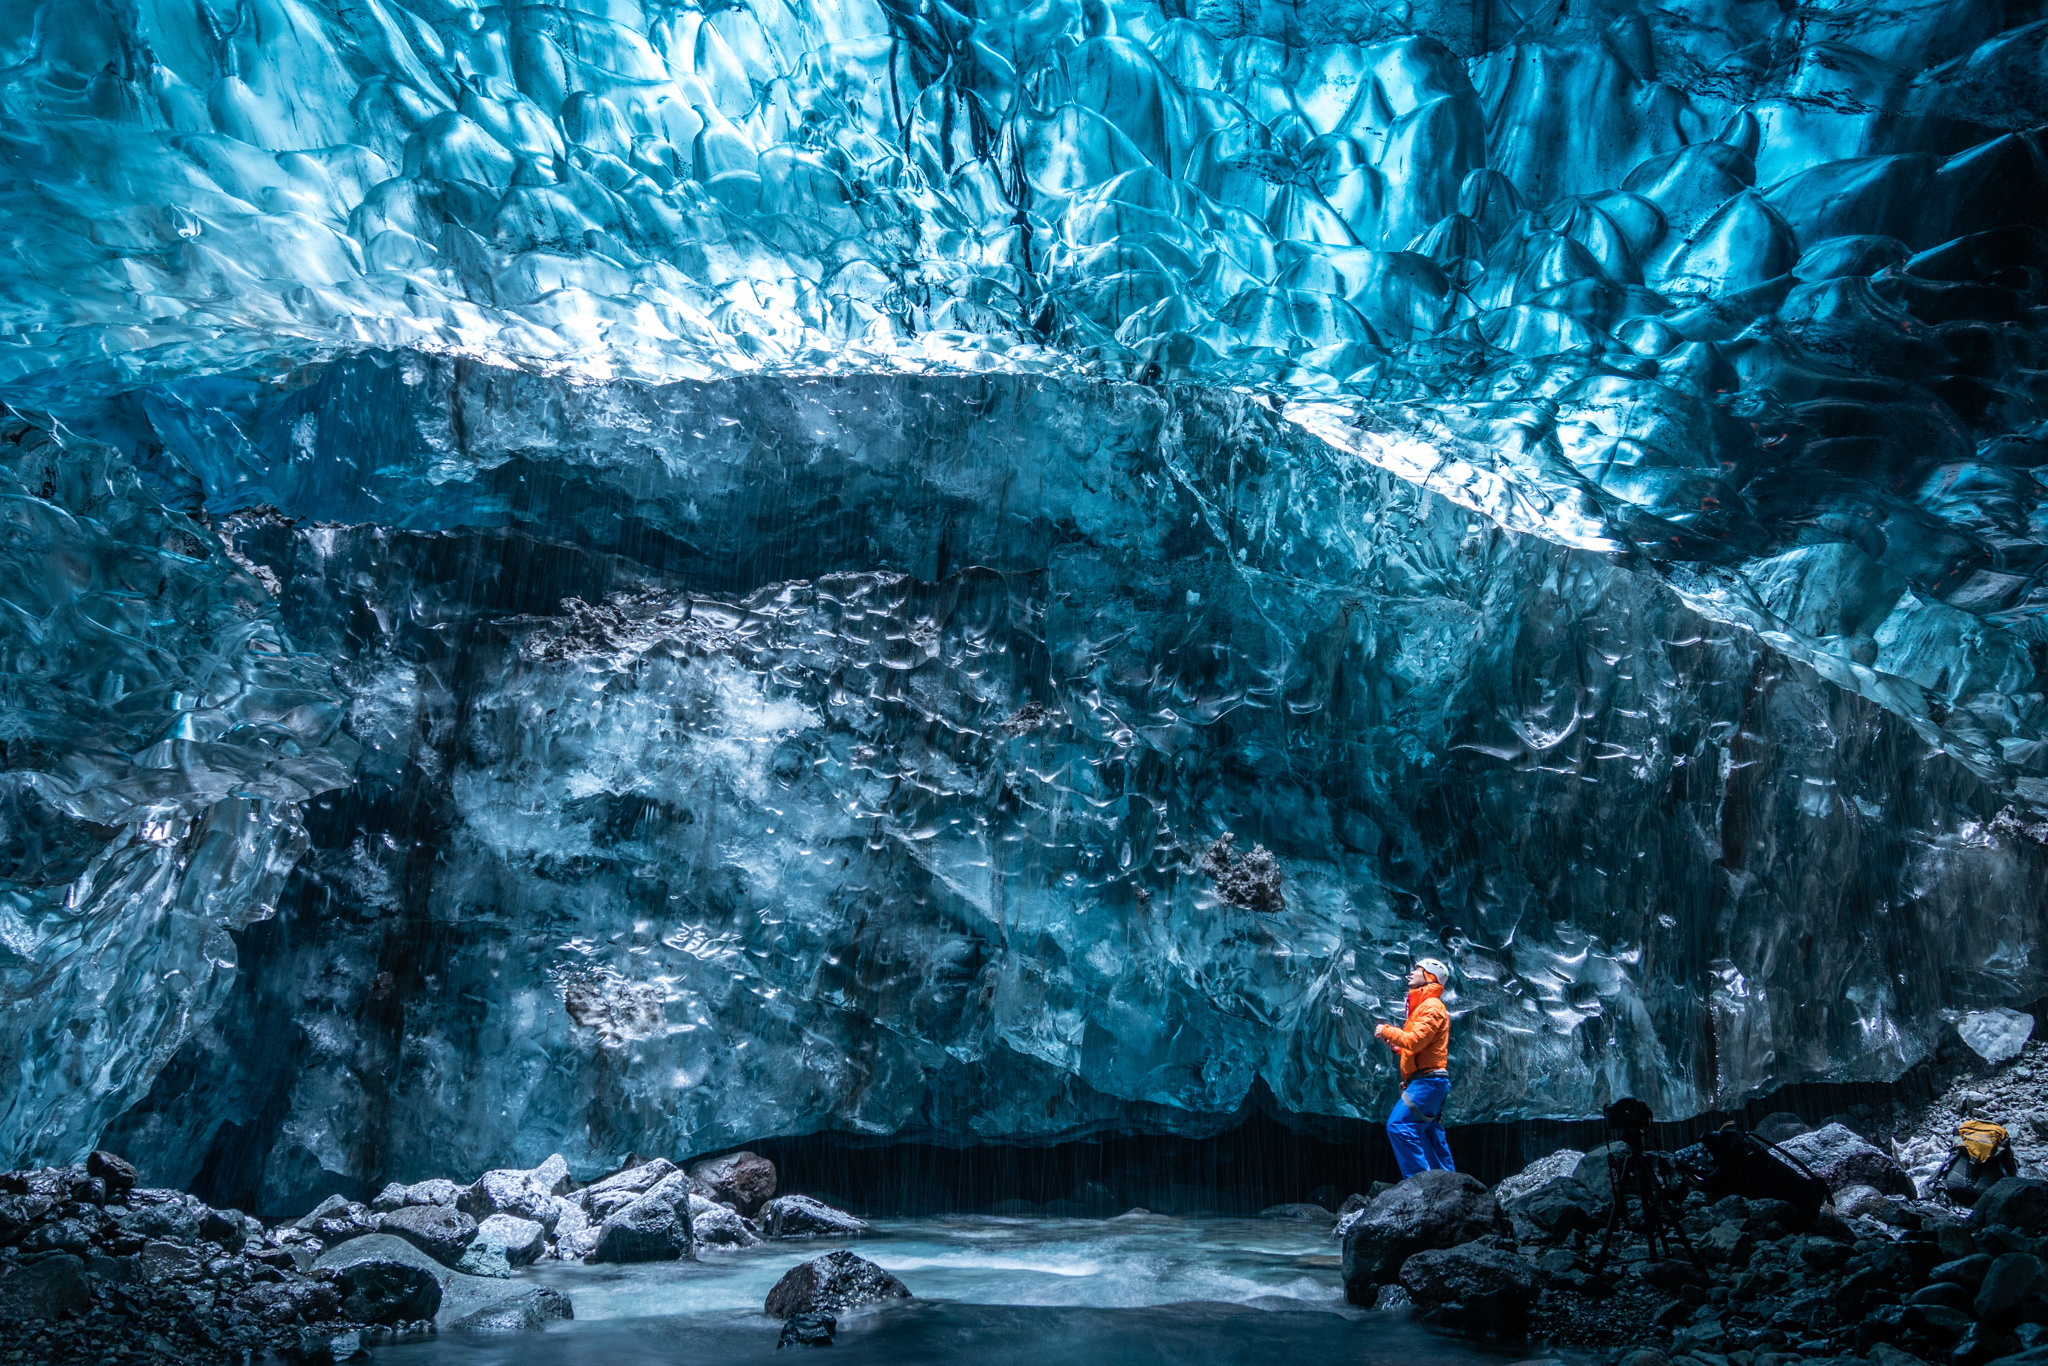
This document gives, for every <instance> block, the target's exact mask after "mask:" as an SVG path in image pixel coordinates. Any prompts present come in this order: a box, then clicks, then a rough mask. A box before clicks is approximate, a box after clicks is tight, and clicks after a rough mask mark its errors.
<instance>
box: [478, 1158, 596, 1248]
mask: <svg viewBox="0 0 2048 1366" xmlns="http://www.w3.org/2000/svg"><path fill="white" fill-rule="evenodd" d="M567 1189H569V1164H568V1163H567V1162H566V1161H564V1160H563V1158H562V1156H561V1154H559V1153H557V1154H556V1155H555V1156H553V1157H550V1158H549V1159H548V1160H547V1161H545V1162H543V1163H541V1164H540V1166H538V1167H535V1168H534V1169H533V1170H532V1171H513V1170H510V1169H506V1170H501V1171H493V1172H485V1173H484V1174H483V1175H482V1176H479V1177H478V1178H477V1179H476V1184H475V1185H473V1186H471V1187H470V1188H469V1189H468V1190H466V1191H464V1192H463V1193H462V1198H461V1199H460V1200H458V1201H457V1202H456V1205H457V1207H458V1208H459V1209H461V1210H463V1211H464V1212H465V1213H467V1214H470V1215H473V1216H474V1217H476V1218H478V1219H488V1218H490V1217H491V1216H492V1215H493V1214H510V1215H513V1216H515V1217H517V1218H520V1219H531V1220H533V1222H535V1223H537V1224H540V1225H542V1226H544V1227H546V1228H550V1229H552V1228H553V1227H554V1225H555V1218H556V1212H555V1197H556V1196H558V1195H560V1194H561V1193H562V1192H563V1191H565V1190H567Z"/></svg>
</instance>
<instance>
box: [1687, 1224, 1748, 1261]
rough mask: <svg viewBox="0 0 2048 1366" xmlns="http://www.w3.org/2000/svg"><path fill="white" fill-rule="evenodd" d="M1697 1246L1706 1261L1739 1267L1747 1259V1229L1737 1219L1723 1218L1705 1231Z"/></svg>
mask: <svg viewBox="0 0 2048 1366" xmlns="http://www.w3.org/2000/svg"><path fill="white" fill-rule="evenodd" d="M1698 1247H1699V1253H1700V1256H1701V1257H1702V1258H1703V1259H1704V1260H1706V1261H1709V1262H1722V1263H1725V1264H1727V1265H1729V1266H1737V1267H1739V1266H1742V1265H1744V1264H1745V1263H1747V1262H1748V1261H1749V1252H1750V1247H1751V1241H1750V1237H1749V1231H1748V1230H1747V1229H1745V1228H1743V1226H1742V1221H1741V1220H1739V1219H1724V1220H1722V1221H1721V1222H1720V1223H1718V1224H1716V1225H1714V1226H1713V1227H1712V1228H1710V1229H1708V1230H1707V1231H1706V1233H1705V1234H1704V1235H1703V1236H1702V1237H1701V1238H1700V1240H1699V1243H1698Z"/></svg>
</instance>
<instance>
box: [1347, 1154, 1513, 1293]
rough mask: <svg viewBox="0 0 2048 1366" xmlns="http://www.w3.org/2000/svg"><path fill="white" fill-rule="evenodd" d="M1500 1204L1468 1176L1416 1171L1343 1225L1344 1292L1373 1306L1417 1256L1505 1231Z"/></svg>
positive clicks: (1478, 1182)
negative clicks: (1380, 1291) (1419, 1253)
mask: <svg viewBox="0 0 2048 1366" xmlns="http://www.w3.org/2000/svg"><path fill="white" fill-rule="evenodd" d="M1504 1223H1505V1221H1504V1220H1503V1219H1502V1217H1501V1212H1500V1205H1499V1204H1498V1203H1497V1202H1496V1201H1495V1200H1494V1198H1493V1192H1492V1191H1489V1190H1488V1189H1487V1188H1486V1187H1485V1185H1483V1184H1482V1183H1481V1182H1480V1181H1479V1180H1478V1179H1477V1178H1476V1177H1472V1176H1468V1175H1466V1174H1465V1173H1464V1172H1437V1171H1430V1172H1417V1173H1416V1174H1415V1175H1413V1176H1411V1177H1409V1178H1408V1179H1407V1180H1406V1181H1403V1182H1401V1183H1400V1184H1399V1185H1397V1186H1395V1187H1393V1188H1392V1189H1390V1190H1387V1191H1383V1192H1382V1193H1381V1194H1380V1195H1379V1196H1377V1197H1376V1198H1375V1199H1374V1200H1373V1201H1372V1203H1371V1204H1369V1205H1367V1206H1366V1207H1365V1208H1364V1209H1362V1210H1360V1211H1358V1212H1357V1213H1356V1214H1354V1215H1352V1216H1350V1219H1349V1221H1348V1224H1347V1225H1345V1226H1342V1227H1343V1234H1344V1293H1345V1295H1346V1296H1348V1297H1349V1298H1350V1300H1351V1302H1352V1303H1353V1304H1365V1305H1370V1304H1371V1303H1373V1301H1374V1299H1375V1298H1376V1297H1377V1296H1378V1294H1379V1287H1380V1286H1383V1285H1392V1284H1394V1283H1395V1281H1396V1280H1397V1279H1398V1278H1399V1276H1400V1272H1401V1264H1402V1263H1403V1262H1405V1261H1407V1260H1408V1259H1409V1258H1410V1257H1412V1256H1414V1255H1415V1254H1416V1253H1418V1252H1427V1251H1430V1250H1432V1249H1439V1248H1450V1247H1456V1246H1458V1245H1459V1244H1461V1243H1469V1242H1471V1241H1472V1240H1473V1239H1475V1238H1482V1237H1484V1236H1486V1235H1487V1234H1489V1233H1495V1232H1500V1231H1504Z"/></svg>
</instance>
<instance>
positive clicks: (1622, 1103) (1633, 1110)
mask: <svg viewBox="0 0 2048 1366" xmlns="http://www.w3.org/2000/svg"><path fill="white" fill-rule="evenodd" d="M1600 1115H1601V1117H1602V1118H1603V1119H1605V1120H1606V1121H1607V1127H1608V1128H1610V1129H1617V1130H1619V1131H1620V1132H1621V1138H1622V1142H1624V1143H1628V1145H1629V1146H1630V1147H1631V1148H1635V1147H1639V1146H1640V1145H1639V1144H1637V1143H1629V1138H1630V1136H1631V1135H1634V1136H1635V1137H1637V1138H1642V1139H1647V1138H1648V1137H1649V1136H1650V1125H1651V1124H1653V1123H1654V1122H1655V1121H1656V1116H1655V1115H1653V1114H1651V1113H1650V1107H1649V1106H1647V1105H1645V1104H1643V1102H1641V1101H1639V1100H1637V1099H1636V1098H1635V1097H1634V1096H1623V1097H1622V1098H1621V1099H1620V1100H1617V1101H1615V1102H1614V1103H1613V1104H1612V1105H1610V1106H1608V1107H1607V1108H1606V1109H1604V1110H1602V1111H1601V1112H1600Z"/></svg>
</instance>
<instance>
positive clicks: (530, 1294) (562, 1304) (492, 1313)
mask: <svg viewBox="0 0 2048 1366" xmlns="http://www.w3.org/2000/svg"><path fill="white" fill-rule="evenodd" d="M575 1317H576V1310H575V1306H574V1305H572V1304H571V1303H570V1301H569V1297H568V1296H567V1295H564V1294H563V1293H562V1292H561V1291H559V1290H551V1289H549V1288H547V1287H546V1286H536V1287H535V1288H534V1289H532V1290H529V1291H527V1292H526V1293H525V1294H523V1295H518V1296H515V1297H513V1298H511V1299H508V1300H501V1301H499V1302H498V1303H496V1304H490V1305H485V1306H484V1307H483V1308H482V1309H479V1310H477V1311H476V1312H475V1313H473V1314H467V1315H464V1316H463V1317H462V1318H459V1319H457V1320H455V1322H453V1323H451V1324H449V1325H448V1331H449V1332H451V1333H527V1332H532V1331H533V1330H534V1329H536V1328H545V1327H547V1326H548V1325H549V1324H550V1323H555V1322H558V1321H560V1320H563V1319H573V1318H575Z"/></svg>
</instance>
